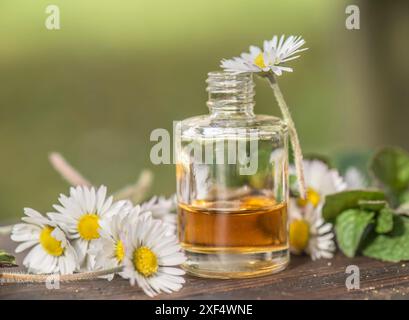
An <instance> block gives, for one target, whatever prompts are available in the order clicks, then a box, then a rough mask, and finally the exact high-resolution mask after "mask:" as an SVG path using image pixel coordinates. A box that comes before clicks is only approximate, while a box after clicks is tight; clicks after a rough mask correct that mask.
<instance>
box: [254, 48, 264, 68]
mask: <svg viewBox="0 0 409 320" xmlns="http://www.w3.org/2000/svg"><path fill="white" fill-rule="evenodd" d="M254 64H255V65H256V66H257V67H259V68H260V69H263V68H265V67H266V65H265V63H264V58H263V53H262V52H260V53H259V54H258V56H257V57H256V58H255V59H254Z"/></svg>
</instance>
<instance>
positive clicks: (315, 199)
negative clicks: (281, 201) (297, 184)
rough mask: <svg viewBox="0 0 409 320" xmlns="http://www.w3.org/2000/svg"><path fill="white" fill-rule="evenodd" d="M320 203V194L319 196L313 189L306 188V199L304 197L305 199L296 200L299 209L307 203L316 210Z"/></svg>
mask: <svg viewBox="0 0 409 320" xmlns="http://www.w3.org/2000/svg"><path fill="white" fill-rule="evenodd" d="M320 201H321V196H320V194H319V193H318V192H317V191H316V190H315V189H313V188H308V189H307V197H306V199H301V198H299V199H298V200H297V204H298V205H299V206H300V207H305V206H306V205H307V204H308V203H311V204H312V206H313V207H314V208H316V207H317V206H318V204H319V203H320Z"/></svg>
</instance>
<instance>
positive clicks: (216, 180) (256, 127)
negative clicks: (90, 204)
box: [175, 71, 289, 278]
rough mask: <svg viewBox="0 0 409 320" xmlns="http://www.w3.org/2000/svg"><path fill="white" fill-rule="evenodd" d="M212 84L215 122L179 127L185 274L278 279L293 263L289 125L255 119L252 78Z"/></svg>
mask: <svg viewBox="0 0 409 320" xmlns="http://www.w3.org/2000/svg"><path fill="white" fill-rule="evenodd" d="M206 82H207V85H208V86H207V91H208V93H209V100H208V102H207V105H208V107H209V110H210V115H205V116H197V117H193V118H189V119H186V120H183V121H181V122H179V123H178V124H177V125H176V127H175V131H176V135H175V137H176V146H175V156H176V157H175V158H176V179H177V201H178V237H179V240H180V242H181V245H182V248H183V249H184V251H185V254H186V256H187V261H186V263H185V264H184V265H183V267H184V268H185V269H186V270H187V271H188V272H189V273H191V274H194V275H197V276H202V277H212V278H243V277H253V276H259V275H265V274H270V273H274V272H278V271H280V270H283V269H284V268H285V267H286V266H287V264H288V262H289V247H288V226H287V201H288V151H287V150H288V138H287V126H286V125H285V123H284V122H283V121H282V120H280V119H279V118H276V117H273V116H267V115H255V114H254V112H253V108H254V95H255V93H254V82H253V78H252V74H250V73H241V74H238V73H229V72H225V71H220V72H210V73H209V74H208V79H207V81H206Z"/></svg>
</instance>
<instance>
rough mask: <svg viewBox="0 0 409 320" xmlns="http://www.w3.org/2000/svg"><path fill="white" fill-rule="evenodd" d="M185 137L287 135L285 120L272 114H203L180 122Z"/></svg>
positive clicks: (181, 132) (181, 131)
mask: <svg viewBox="0 0 409 320" xmlns="http://www.w3.org/2000/svg"><path fill="white" fill-rule="evenodd" d="M179 126H180V127H179V130H180V134H181V135H182V137H184V138H190V139H195V138H206V137H224V138H229V137H232V136H237V135H248V134H249V133H250V134H257V135H258V136H260V137H266V138H268V137H269V136H272V135H274V136H276V135H286V134H287V125H286V124H285V122H284V121H283V120H282V119H280V118H278V117H274V116H271V115H264V114H256V115H254V116H247V117H228V118H219V117H211V116H210V115H201V116H195V117H191V118H187V119H184V120H182V121H180V123H179Z"/></svg>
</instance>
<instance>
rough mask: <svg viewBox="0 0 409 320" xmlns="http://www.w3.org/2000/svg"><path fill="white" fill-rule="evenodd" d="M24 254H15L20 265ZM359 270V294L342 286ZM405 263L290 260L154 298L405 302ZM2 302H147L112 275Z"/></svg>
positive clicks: (16, 293)
mask: <svg viewBox="0 0 409 320" xmlns="http://www.w3.org/2000/svg"><path fill="white" fill-rule="evenodd" d="M0 248H2V249H6V250H8V251H9V252H12V251H14V248H15V244H14V243H13V242H12V241H10V240H9V238H8V237H7V236H0ZM21 260H22V256H21V255H18V256H17V262H18V263H21ZM352 264H353V265H357V266H358V267H359V268H360V287H361V289H359V290H348V289H347V288H346V286H345V280H346V278H347V276H348V275H347V274H346V273H345V269H346V267H347V266H348V265H352ZM408 297H409V263H408V264H405V263H383V262H380V261H376V260H372V259H367V258H364V257H358V258H354V259H349V258H346V257H344V256H343V255H341V254H338V255H337V256H336V257H335V258H334V259H331V260H319V261H315V262H313V261H311V260H310V258H309V257H307V256H302V257H299V256H293V257H292V260H291V263H290V266H289V267H288V268H287V269H286V270H285V271H283V272H281V273H278V274H274V275H270V276H265V277H259V278H251V279H243V280H212V279H200V278H196V277H192V276H186V284H185V286H184V287H183V289H182V290H181V291H179V292H176V293H174V294H172V295H167V294H162V295H159V296H157V297H156V299H245V300H252V299H407V298H408ZM0 299H148V297H147V296H146V295H145V294H144V293H143V292H142V291H141V290H140V289H139V288H137V287H131V286H130V285H129V282H128V281H126V280H124V279H121V278H119V277H116V278H115V279H114V280H113V281H110V282H109V281H107V280H103V279H101V280H89V281H88V280H87V281H79V282H70V283H60V289H53V290H49V289H47V288H46V287H45V284H21V283H20V284H10V283H6V284H4V283H3V284H0Z"/></svg>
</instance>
